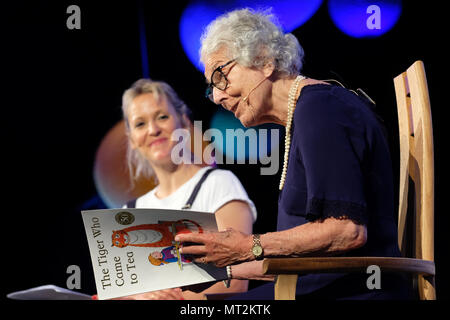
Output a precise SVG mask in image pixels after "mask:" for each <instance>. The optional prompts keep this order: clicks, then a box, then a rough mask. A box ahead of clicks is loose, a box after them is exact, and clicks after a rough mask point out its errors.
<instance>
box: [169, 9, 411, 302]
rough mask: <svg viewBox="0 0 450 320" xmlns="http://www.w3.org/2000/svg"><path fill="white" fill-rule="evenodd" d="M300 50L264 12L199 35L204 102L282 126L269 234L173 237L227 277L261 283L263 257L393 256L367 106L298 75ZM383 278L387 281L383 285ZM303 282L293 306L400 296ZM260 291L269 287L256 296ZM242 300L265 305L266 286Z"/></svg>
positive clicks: (387, 182)
mask: <svg viewBox="0 0 450 320" xmlns="http://www.w3.org/2000/svg"><path fill="white" fill-rule="evenodd" d="M302 57H303V49H302V48H301V46H300V44H299V43H298V41H297V39H296V38H295V37H294V36H293V35H292V34H285V33H284V32H283V31H282V29H281V28H280V27H279V26H278V25H277V23H276V21H275V18H274V17H273V16H272V15H270V14H268V13H266V12H254V11H252V10H249V9H242V10H235V11H232V12H229V13H227V14H224V15H222V16H220V17H218V18H217V19H216V20H215V21H213V22H212V23H211V24H210V25H209V26H208V27H207V29H206V31H205V33H204V35H203V36H202V47H201V60H202V62H203V63H204V65H205V77H206V79H207V82H208V89H207V95H208V97H209V98H210V99H211V100H212V101H213V102H214V103H216V104H220V105H222V107H224V108H225V109H227V110H229V111H231V112H233V114H234V115H235V117H236V118H238V119H239V120H240V121H241V123H242V124H243V125H244V126H246V127H250V126H255V125H259V124H262V123H267V122H273V123H277V124H280V125H283V126H285V127H286V135H285V155H284V165H283V171H282V173H281V181H280V185H279V189H280V190H281V191H280V194H279V200H278V228H277V230H278V231H277V232H269V233H265V234H261V235H247V234H244V233H242V232H239V231H238V230H234V229H228V230H226V231H223V232H218V233H211V234H204V235H194V234H192V235H180V236H179V237H178V240H180V241H183V242H194V243H196V245H188V244H187V243H186V244H185V245H184V246H183V247H182V252H183V253H187V254H194V255H196V257H197V258H196V261H199V262H204V263H207V262H208V263H209V262H212V263H215V264H216V265H217V266H231V268H230V271H231V275H232V278H235V279H268V280H272V279H273V278H271V277H268V276H264V275H262V261H261V259H262V258H264V257H301V256H328V255H341V256H352V255H354V256H375V255H377V256H398V255H399V249H398V246H397V229H396V224H395V221H394V205H393V204H394V201H393V179H392V178H393V177H392V169H391V160H390V156H389V148H388V144H387V142H386V140H385V137H384V135H383V130H382V128H381V127H380V124H379V123H378V122H377V118H376V116H375V115H374V114H373V112H372V110H371V108H370V107H369V106H368V102H367V101H366V100H365V99H364V98H362V97H359V96H358V95H356V94H355V93H353V92H351V91H349V90H347V89H345V88H342V87H338V86H333V85H330V84H328V83H327V82H323V81H319V80H314V79H310V78H307V77H305V76H303V75H301V74H300V72H301V69H302ZM388 277H389V278H388ZM366 280H367V275H363V276H361V275H344V274H327V275H313V274H311V275H306V276H301V277H300V280H299V283H298V285H297V295H298V297H297V298H302V297H305V298H306V297H309V298H311V297H317V298H319V297H320V298H329V299H339V298H351V299H358V298H364V299H369V298H379V299H385V298H403V297H405V295H404V292H405V285H404V282H403V280H402V279H401V278H399V277H397V276H389V275H387V274H383V275H382V287H381V289H380V290H369V289H368V288H367V285H366ZM266 287H269V288H266ZM250 293H251V292H249V293H248V294H249V295H247V296H244V297H248V298H265V297H268V298H270V297H273V284H271V287H270V286H267V285H265V286H261V287H259V288H257V289H255V293H254V294H253V295H250Z"/></svg>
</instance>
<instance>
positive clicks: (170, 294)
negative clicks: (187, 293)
mask: <svg viewBox="0 0 450 320" xmlns="http://www.w3.org/2000/svg"><path fill="white" fill-rule="evenodd" d="M112 300H184V298H183V294H182V291H181V288H173V289H165V290H157V291H151V292H144V293H138V294H134V295H131V296H125V297H119V298H115V299H112Z"/></svg>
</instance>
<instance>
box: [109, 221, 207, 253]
mask: <svg viewBox="0 0 450 320" xmlns="http://www.w3.org/2000/svg"><path fill="white" fill-rule="evenodd" d="M191 232H198V233H203V228H202V227H201V226H200V225H199V224H198V223H197V222H195V221H193V220H188V219H182V220H178V221H161V222H159V223H158V224H140V225H137V226H132V227H127V228H125V229H121V230H115V231H113V232H112V238H111V239H112V246H113V247H118V248H124V247H127V246H134V247H169V246H172V245H173V241H174V234H181V233H191Z"/></svg>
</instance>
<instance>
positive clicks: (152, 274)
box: [81, 209, 227, 300]
mask: <svg viewBox="0 0 450 320" xmlns="http://www.w3.org/2000/svg"><path fill="white" fill-rule="evenodd" d="M81 214H82V217H83V222H84V227H85V230H86V236H87V240H88V244H89V250H90V254H91V260H92V266H93V268H94V276H95V283H96V287H97V296H98V299H100V300H103V299H111V298H118V297H123V296H128V295H133V294H137V293H144V292H149V291H154V290H162V289H168V288H176V287H182V286H187V285H193V284H199V283H204V282H210V281H218V280H224V279H226V278H227V275H226V270H225V268H217V267H215V266H214V265H212V264H201V263H195V262H194V261H193V258H192V257H190V256H185V255H182V254H180V252H179V244H178V243H177V242H175V240H174V238H175V235H176V234H181V233H190V232H198V233H204V232H207V231H217V223H216V219H215V216H214V214H211V213H207V212H195V211H190V210H189V211H187V210H163V209H104V210H88V211H82V212H81Z"/></svg>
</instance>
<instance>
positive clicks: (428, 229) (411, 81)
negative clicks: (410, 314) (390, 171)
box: [394, 61, 435, 299]
mask: <svg viewBox="0 0 450 320" xmlns="http://www.w3.org/2000/svg"><path fill="white" fill-rule="evenodd" d="M394 87H395V94H396V99H397V112H398V123H399V137H400V190H399V211H398V243H399V247H400V249H401V251H402V254H403V255H407V253H406V248H407V246H408V245H410V246H411V248H412V252H411V253H412V255H414V256H413V258H416V259H423V260H430V261H434V155H433V128H432V121H431V108H430V98H429V94H428V85H427V79H426V75H425V68H424V65H423V62H422V61H416V62H415V63H413V64H412V65H411V66H410V67H409V68H408V69H407V70H406V71H405V72H403V73H401V74H400V75H398V76H397V77H395V78H394ZM408 200H413V201H412V202H411V201H408ZM408 204H409V208H408ZM408 215H412V216H409V217H408ZM408 218H412V221H413V222H412V229H413V231H412V234H410V235H411V236H412V237H411V238H412V239H411V238H409V237H408V239H406V238H407V234H408V232H407V225H408V224H407V220H408ZM408 241H409V242H410V243H409V244H408ZM418 289H419V296H420V298H421V299H435V289H434V287H433V286H430V283H429V282H427V281H424V279H423V278H421V276H419V278H418Z"/></svg>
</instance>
